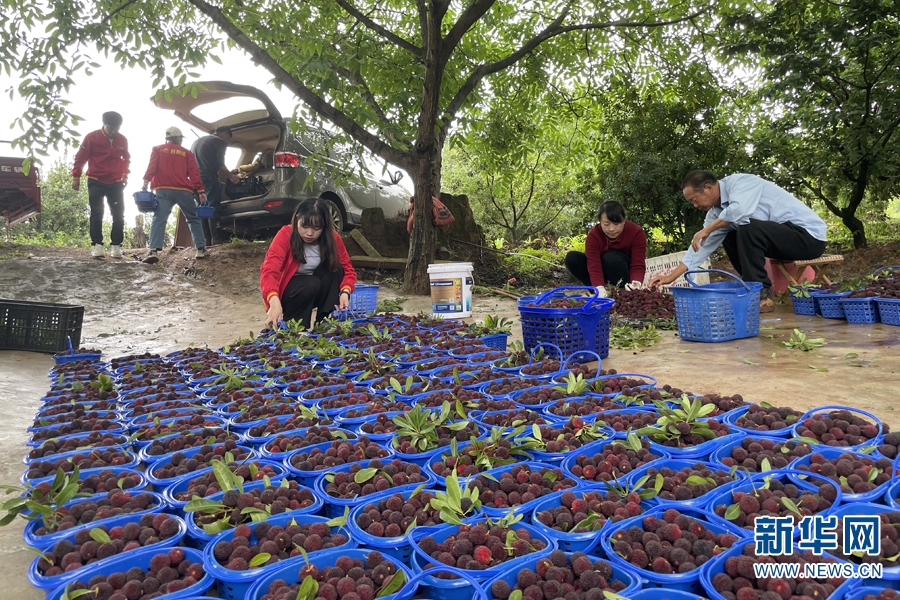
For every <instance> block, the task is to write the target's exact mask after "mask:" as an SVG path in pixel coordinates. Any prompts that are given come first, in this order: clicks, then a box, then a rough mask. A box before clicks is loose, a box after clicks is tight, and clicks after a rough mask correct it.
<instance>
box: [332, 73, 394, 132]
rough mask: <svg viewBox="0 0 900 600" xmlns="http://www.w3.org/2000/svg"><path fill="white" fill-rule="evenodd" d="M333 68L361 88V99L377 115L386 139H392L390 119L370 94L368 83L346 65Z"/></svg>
mask: <svg viewBox="0 0 900 600" xmlns="http://www.w3.org/2000/svg"><path fill="white" fill-rule="evenodd" d="M334 70H335V72H337V74H338V75H340V76H341V77H343V78H344V79H346V80H347V81H349V82H350V83H352V84H353V85H355V86H357V87H359V88H360V89H361V90H362V93H361V95H362V97H363V100H365V101H366V103H367V104H368V105H369V106H370V107H372V111H373V112H374V113H375V114H376V115H377V116H378V120H379V121H380V122H381V127H382V130H383V131H384V136H385V137H386V138H387V139H388V141H394V139H395V138H394V135H393V134H392V133H391V131H390V127H391V123H390V121H388V118H387V115H386V114H384V110H383V109H382V108H381V105H380V104H378V100H376V99H375V96H374V95H373V94H372V90H370V89H369V86H368V84H366V82H365V80H364V79H363V78H362V75H360V73H359V71H351V70H350V69H348V68H347V67H340V66H335V67H334Z"/></svg>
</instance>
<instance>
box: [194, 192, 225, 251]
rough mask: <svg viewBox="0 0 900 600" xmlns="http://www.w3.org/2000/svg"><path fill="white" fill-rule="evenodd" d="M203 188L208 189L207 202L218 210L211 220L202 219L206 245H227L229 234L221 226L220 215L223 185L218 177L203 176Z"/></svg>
mask: <svg viewBox="0 0 900 600" xmlns="http://www.w3.org/2000/svg"><path fill="white" fill-rule="evenodd" d="M200 180H201V181H202V182H203V187H204V188H205V189H206V201H207V202H208V203H209V205H210V206H212V207H213V208H215V209H216V213H215V214H214V215H213V216H212V218H209V219H200V221H202V223H203V233H204V235H205V236H206V245H207V246H212V245H213V244H225V243H227V242H228V240H229V236H228V232H226V231H223V230H222V228H221V227H220V226H219V221H220V219H219V213H220V212H221V210H222V184H221V183H219V176H218V175H211V176H210V175H208V176H201V177H200Z"/></svg>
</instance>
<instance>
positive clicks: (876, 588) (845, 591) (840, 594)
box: [832, 579, 897, 600]
mask: <svg viewBox="0 0 900 600" xmlns="http://www.w3.org/2000/svg"><path fill="white" fill-rule="evenodd" d="M884 583H885V582H880V584H876V585H868V586H860V585H859V579H848V580H847V581H845V582H844V583H842V584H841V585H840V586H839V587H838V588H837V589H836V590H834V594H832V596H834V597H835V598H841V599H842V600H863V598H865V597H866V596H870V595H871V596H877V595H878V594H879V593H880V592H881V590H883V589H885V587H886V586H885V585H884ZM893 589H897V588H893Z"/></svg>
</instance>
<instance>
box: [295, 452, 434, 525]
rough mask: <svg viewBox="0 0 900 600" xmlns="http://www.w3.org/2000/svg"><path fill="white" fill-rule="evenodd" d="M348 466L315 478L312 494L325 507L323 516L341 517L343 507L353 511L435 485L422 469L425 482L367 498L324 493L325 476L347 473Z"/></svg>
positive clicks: (341, 466)
mask: <svg viewBox="0 0 900 600" xmlns="http://www.w3.org/2000/svg"><path fill="white" fill-rule="evenodd" d="M394 458H396V457H394ZM351 464H353V463H351ZM350 466H351V465H350V464H345V465H340V466H338V467H335V468H334V469H332V470H331V471H329V472H328V473H322V474H321V475H319V477H317V478H316V481H315V484H314V485H313V488H312V490H313V493H315V495H316V496H317V497H318V498H319V501H320V502H322V503H323V504H324V505H325V516H327V517H329V518H334V517H340V516H341V515H343V514H344V508H345V507H348V508H350V510H353V509H354V508H356V507H357V506H359V505H360V504H368V503H369V502H373V501H378V500H381V499H382V498H385V497H387V496H391V495H393V494H395V493H397V492H405V491H412V490H414V489H416V488H417V487H419V486H420V485H424V486H425V488H430V487H433V486H434V484H435V477H434V475H433V474H432V473H431V471H430V470H429V469H426V468H424V467H422V468H421V472H422V476H423V477H424V478H425V481H421V482H419V483H407V484H405V485H398V486H396V487H392V488H388V489H386V490H384V491H383V492H375V493H374V494H369V495H367V496H357V497H356V498H335V497H334V496H331V495H329V494H328V493H327V492H326V491H325V486H326V485H328V481H326V480H325V476H326V475H328V474H333V473H342V472H345V471H349V470H350ZM425 488H423V489H425Z"/></svg>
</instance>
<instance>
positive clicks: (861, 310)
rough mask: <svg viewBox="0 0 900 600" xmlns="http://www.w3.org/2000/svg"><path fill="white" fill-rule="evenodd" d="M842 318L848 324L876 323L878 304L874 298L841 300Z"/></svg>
mask: <svg viewBox="0 0 900 600" xmlns="http://www.w3.org/2000/svg"><path fill="white" fill-rule="evenodd" d="M840 302H841V306H842V307H843V308H844V318H845V319H847V322H848V323H878V321H879V320H880V318H879V316H878V302H877V299H876V298H841V300H840Z"/></svg>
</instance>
